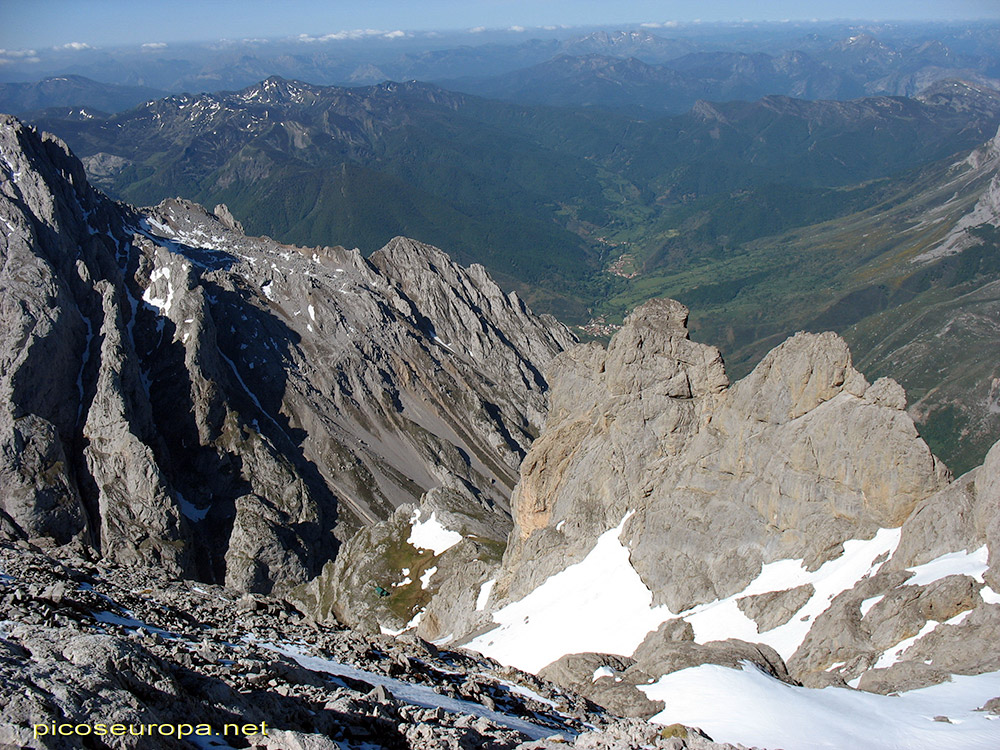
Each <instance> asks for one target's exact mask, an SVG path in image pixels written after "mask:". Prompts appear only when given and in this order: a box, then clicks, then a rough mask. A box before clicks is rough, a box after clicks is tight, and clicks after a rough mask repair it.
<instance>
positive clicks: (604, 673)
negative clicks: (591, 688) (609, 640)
mask: <svg viewBox="0 0 1000 750" xmlns="http://www.w3.org/2000/svg"><path fill="white" fill-rule="evenodd" d="M614 676H615V670H613V669H612V668H611V667H609V666H607V665H605V666H603V667H598V668H597V669H595V670H594V676H593V678H592V679H591V682H597V681H598V680H599V679H601V678H602V677H614Z"/></svg>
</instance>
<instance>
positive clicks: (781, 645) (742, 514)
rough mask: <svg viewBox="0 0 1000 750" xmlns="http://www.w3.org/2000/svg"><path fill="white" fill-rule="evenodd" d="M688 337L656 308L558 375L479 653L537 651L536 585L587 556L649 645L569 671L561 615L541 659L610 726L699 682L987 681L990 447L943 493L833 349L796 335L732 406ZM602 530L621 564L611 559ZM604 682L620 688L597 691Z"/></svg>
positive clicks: (571, 616)
mask: <svg viewBox="0 0 1000 750" xmlns="http://www.w3.org/2000/svg"><path fill="white" fill-rule="evenodd" d="M686 317H687V311H686V309H685V308H684V307H683V306H682V305H680V304H679V303H677V302H674V301H670V300H654V301H652V302H649V303H647V304H645V305H644V306H642V307H640V308H638V309H637V310H636V311H635V312H633V314H632V315H631V316H630V317H629V318H628V319H626V321H625V324H624V326H623V328H622V329H621V331H620V332H619V333H618V334H616V335H615V337H614V338H613V339H612V341H611V343H610V344H609V346H608V347H607V349H606V350H605V349H603V348H602V347H600V346H598V345H596V344H588V345H581V346H577V347H575V348H572V349H569V350H567V351H566V352H564V353H562V354H561V355H559V356H558V357H556V359H555V360H554V361H553V362H552V365H551V366H550V368H549V370H548V371H547V376H548V379H549V382H550V383H551V384H552V390H551V392H550V400H551V406H550V410H549V415H548V418H547V421H546V424H545V428H544V429H543V430H542V433H541V435H540V436H539V438H538V439H537V440H536V441H535V442H534V444H533V445H532V448H531V450H530V451H529V453H528V455H527V457H526V458H525V461H524V463H523V464H522V467H521V479H520V482H519V484H518V486H517V488H516V489H515V491H514V495H513V500H512V506H513V513H514V524H515V525H514V529H513V532H512V534H511V536H510V538H509V543H508V547H507V550H506V553H505V556H504V559H503V563H502V565H501V567H500V569H499V570H498V571H496V572H495V573H491V574H490V575H491V576H495V578H496V584H495V587H494V589H493V591H492V592H491V596H490V598H489V601H488V606H487V611H488V612H489V613H490V614H491V618H492V619H493V620H494V623H493V625H492V629H490V628H488V627H484V626H483V625H482V622H481V620H479V621H477V627H478V629H477V631H476V632H475V633H473V634H472V635H471V636H470V639H471V640H470V644H471V645H472V647H474V648H481V649H485V651H484V653H491V651H490V649H491V648H493V647H494V644H495V643H501V645H500V646H496V648H497V649H498V650H497V651H496V655H497V656H500V655H501V654H506V653H510V651H508V650H507V645H504V644H509V642H512V640H511V639H514V640H516V639H528V640H530V639H531V638H532V637H534V636H533V632H534V631H532V629H531V628H532V626H531V625H530V624H529V620H530V619H533V618H534V617H535V614H536V613H535V612H534V611H532V610H530V608H528V607H527V606H526V605H524V602H526V601H529V599H528V595H529V594H531V595H532V597H533V598H532V599H530V601H533V602H539V605H538V606H543V605H542V604H541V603H540V601H541V600H540V599H539V598H538V597H537V593H538V590H539V589H540V587H542V586H543V584H544V585H545V588H544V591H545V592H546V596H554V597H558V596H560V595H561V594H560V591H559V588H560V586H567V585H574V584H572V583H571V580H575V579H572V578H571V577H568V576H569V572H570V570H571V569H575V568H576V567H577V566H576V564H577V563H581V566H580V569H581V570H582V569H584V567H586V565H587V564H589V565H590V566H591V567H589V568H586V569H588V570H592V571H598V570H600V568H599V566H598V563H596V562H593V561H591V557H590V556H591V555H592V554H593V555H597V550H598V549H603V550H605V551H604V552H602V553H601V554H602V555H604V557H601V558H600V559H601V560H602V561H603V562H602V563H601V564H602V565H610V564H616V565H620V566H624V567H625V568H627V569H628V571H627V574H628V575H626V572H625V571H623V570H619V572H618V573H617V574H616V576H617V577H615V578H613V580H616V581H621V582H622V584H621V585H626V583H627V578H628V576H637V577H638V579H639V580H640V581H641V588H643V589H645V590H646V591H647V592H648V596H649V600H650V601H649V603H648V605H646V604H641V603H640V604H634V603H633V604H630V605H629V606H630V607H632V608H631V609H630V610H629V612H630V613H631V615H629V616H637V617H638V616H641V617H644V618H645V617H646V616H647V612H646V609H644V608H646V607H648V617H649V618H650V619H649V620H648V622H650V623H652V624H653V627H654V630H651V631H650V633H649V634H648V635H647V636H646V638H645V642H642V643H640V642H639V640H640V639H638V638H636V639H634V640H633V641H632V642H631V645H625V642H624V641H621V640H620V639H619V641H618V642H619V643H620V644H621V645H620V646H619V648H620V649H621V650H620V651H617V652H614V653H608V654H599V653H587V654H574V653H572V652H567V651H560V647H559V643H558V640H557V639H553V638H552V636H550V635H548V633H550V632H552V628H553V625H552V618H553V617H557V615H554V614H552V613H551V612H549V611H548V610H546V611H545V612H544V615H543V614H541V613H539V617H542V616H544V617H545V618H547V619H546V622H547V623H548V624H546V625H545V626H544V628H545V631H544V633H542V630H541V629H540V630H539V631H538V637H543V638H546V639H548V640H546V642H545V643H546V644H547V645H546V646H545V647H544V653H545V654H547V655H549V656H548V657H547V658H553V657H552V655H556V656H558V654H560V653H562V654H564V656H563V657H562V658H561V659H556V661H555V662H554V663H552V664H550V666H549V667H546V668H545V669H544V670H543V671H544V673H545V674H547V675H549V676H550V677H552V678H553V679H557V680H564V681H566V682H567V684H573V685H575V686H576V688H577V689H579V690H581V691H582V692H584V693H585V694H587V695H589V696H591V697H592V698H593V699H594V700H598V701H599V702H603V703H604V704H605V705H613V706H615V707H616V710H620V711H626V712H630V713H631V714H633V715H649V714H650V713H651V712H652V711H653V708H652V707H651V704H650V703H649V702H648V700H646V699H645V696H644V694H641V693H640V692H639V691H638V686H640V685H642V684H645V683H647V682H649V681H650V680H651V679H656V678H658V677H659V676H660V675H663V674H666V673H669V672H673V671H677V670H678V669H683V668H685V667H688V666H694V665H697V664H701V663H716V664H723V665H728V666H734V667H735V666H737V665H738V664H739V663H741V662H743V661H748V662H751V663H753V664H755V665H756V666H757V667H758V668H760V669H762V670H763V671H765V672H768V673H770V674H772V675H773V676H776V677H778V678H779V679H785V680H789V681H792V682H800V683H803V684H805V685H809V686H817V687H819V686H825V685H838V686H844V687H846V686H848V685H850V686H852V687H860V688H861V689H868V690H874V691H878V692H892V691H894V690H905V689H910V688H914V687H922V686H925V685H929V684H933V683H935V682H940V681H942V680H945V679H948V676H949V675H951V674H978V673H981V672H985V671H995V670H996V669H997V665H998V664H1000V662H998V659H1000V652H998V651H997V649H996V648H995V646H989V645H988V644H989V643H990V640H991V639H995V638H996V637H997V632H998V631H997V628H998V625H1000V596H998V595H997V593H996V588H995V584H996V582H997V567H996V566H997V554H996V553H995V550H996V549H997V546H998V544H1000V540H998V539H997V529H998V528H1000V520H998V519H1000V495H998V492H1000V484H998V480H997V477H998V476H1000V444H998V445H997V446H995V447H994V448H993V450H992V451H990V453H989V455H988V456H987V458H986V461H985V463H984V465H983V466H982V467H980V468H978V469H976V470H974V471H973V472H970V473H969V474H967V475H965V476H963V477H961V478H959V479H958V480H955V481H951V477H950V473H949V471H948V470H947V468H946V467H945V466H944V465H943V464H942V463H941V462H940V461H938V460H937V459H936V458H935V457H934V455H933V454H932V453H931V451H930V450H929V449H928V447H927V445H926V444H925V443H924V441H923V440H922V439H921V438H920V436H919V434H918V432H917V430H916V428H915V426H914V423H913V421H912V420H911V418H910V417H909V416H908V415H907V413H906V395H905V392H904V391H903V389H902V388H901V387H900V386H899V385H898V384H897V383H896V382H894V381H892V380H890V379H888V378H882V379H879V380H877V381H876V382H874V383H872V384H869V383H868V381H867V380H866V379H865V377H864V376H863V375H862V374H861V373H860V372H859V371H857V370H856V369H855V368H854V367H853V365H852V362H851V355H850V352H849V350H848V347H847V344H846V343H845V342H844V341H843V340H842V339H841V338H839V337H838V336H836V335H834V334H832V333H824V334H812V333H800V334H797V335H795V336H793V337H792V338H790V339H789V340H787V341H785V342H784V343H783V344H781V345H780V346H778V347H776V348H775V349H774V350H772V351H771V352H770V353H769V354H768V355H766V356H765V357H764V359H763V360H762V361H761V362H760V363H759V364H758V366H757V367H756V368H755V369H754V370H753V371H752V372H751V373H750V374H749V375H748V376H746V377H745V378H743V379H742V380H740V381H739V382H736V383H734V384H732V385H729V384H728V380H727V378H726V374H725V371H724V368H723V364H722V361H721V358H720V357H719V353H718V351H717V350H716V349H715V348H713V347H710V346H706V345H704V344H699V343H695V342H692V341H690V340H689V339H688V336H687V331H686V327H685V321H686ZM609 529H619V530H620V532H619V533H618V537H617V538H618V544H620V545H621V547H620V549H622V550H623V552H622V554H627V562H624V561H619V562H614V561H618V560H619V559H620V558H619V557H617V555H618V553H617V552H615V553H614V555H616V556H615V557H613V558H612V557H608V555H611V554H612V552H608V550H613V549H618V547H615V546H614V545H615V543H614V541H613V540H611V539H610V538H609V537H608V534H609V533H611V532H609V531H608V530H609ZM601 540H603V541H601ZM609 542H610V545H609ZM594 559H595V560H596V559H597V558H594ZM622 559H623V558H622ZM588 561H591V562H589V563H588ZM563 573H565V574H566V576H563ZM556 574H559V575H560V576H563V577H562V578H559V579H557V578H556V577H555V575H556ZM622 576H626V577H625V578H623V577H622ZM557 580H558V581H560V582H559V583H556V582H555V581H557ZM608 580H612V579H611V578H609V579H608ZM594 585H595V586H599V585H601V584H599V583H595V584H594ZM627 585H630V586H632V585H634V584H627ZM636 596H639V595H638V594H636ZM566 601H574V602H576V601H579V602H584V604H581V605H579V606H580V607H581V608H580V609H579V610H572V611H567V612H565V613H562V612H561V613H560V614H559V615H558V617H561V618H562V619H563V621H565V623H566V624H567V627H576V624H575V623H576V622H580V623H581V625H580V626H579V627H580V628H581V629H583V630H586V628H587V622H588V618H590V617H591V615H592V614H593V609H594V608H595V607H600V606H601V602H602V601H620V599H616V598H615V597H614V596H610V595H609V596H607V597H605V598H602V595H601V593H600V592H599V591H590V590H588V592H587V595H586V596H582V595H581V596H578V597H576V598H573V597H569V598H567V599H566ZM508 606H509V607H510V609H509V610H508V609H507V607H508ZM508 611H509V612H510V613H512V614H510V615H508V614H506V613H507V612H508ZM515 612H516V614H517V619H516V620H514V619H513V613H515ZM522 617H523V623H522V622H521V618H522ZM654 618H655V619H654ZM602 622H603V620H602ZM656 623H661V624H660V625H659V628H656ZM540 627H541V626H540ZM598 627H603V626H598ZM602 632H603V631H602ZM601 637H602V638H605V641H607V637H606V636H601ZM504 639H506V640H504ZM577 642H579V641H577ZM771 644H773V647H772V645H771ZM969 644H979V645H978V646H975V647H974V648H969ZM622 659H625V660H626V661H625V662H621V663H618V662H616V661H615V660H622ZM603 667H607V668H608V670H610V671H608V672H607V674H608V675H609V676H610V675H612V673H613V678H614V679H603V678H602V679H597V676H598V674H599V672H598V671H596V670H599V669H602V668H603ZM602 674H603V672H602Z"/></svg>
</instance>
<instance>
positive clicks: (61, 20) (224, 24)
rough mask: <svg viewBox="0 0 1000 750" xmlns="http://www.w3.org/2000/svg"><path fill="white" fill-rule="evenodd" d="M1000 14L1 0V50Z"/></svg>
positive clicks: (504, 2) (509, 1) (971, 5)
mask: <svg viewBox="0 0 1000 750" xmlns="http://www.w3.org/2000/svg"><path fill="white" fill-rule="evenodd" d="M974 19H1000V4H998V3H996V2H994V1H993V0H952V2H949V3H947V5H946V6H944V7H943V6H942V4H941V3H939V2H930V1H928V0H907V1H904V0H885V1H883V2H881V3H879V4H878V7H877V12H873V10H872V4H871V3H870V2H862V1H860V0H844V1H843V2H839V3H836V4H832V3H817V2H790V1H789V0H777V1H776V2H771V3H768V4H767V6H766V7H762V6H761V5H760V3H751V2H747V1H746V0H719V1H718V2H714V3H711V4H706V3H704V2H698V3H696V2H688V1H685V2H675V3H663V2H652V1H650V0H626V1H625V2H621V3H618V4H616V5H614V6H613V7H612V6H609V5H608V4H606V3H604V2H594V1H593V0H586V1H585V2H572V1H571V0H550V1H548V2H546V1H541V2H539V1H537V0H536V1H535V2H527V1H526V0H491V1H490V2H481V3H466V2H457V1H456V0H436V1H434V0H432V1H431V2H426V3H423V4H420V5H419V6H415V5H413V4H411V3H407V2H404V0H373V1H372V2H369V3H364V4H355V3H329V2H320V0H291V1H290V2H283V3H273V2H265V1H264V0H246V1H244V2H234V0H216V1H215V2H205V1H204V0H172V1H171V2H164V1H162V0H155V1H153V2H144V3H133V2H126V1H125V0H91V1H90V2H77V1H74V0H40V1H38V0H36V1H34V2H27V1H25V0H0V20H2V22H3V23H2V24H0V49H3V50H5V51H13V50H28V49H32V50H42V49H64V50H67V51H74V50H80V51H83V50H87V49H89V48H93V47H107V46H122V47H125V46H133V45H135V46H139V45H146V46H151V47H155V46H161V45H164V44H169V43H173V44H180V43H185V42H192V43H193V42H209V41H213V40H221V39H247V38H259V39H262V40H268V41H271V40H278V39H282V38H294V37H299V36H302V37H304V38H308V39H309V40H315V39H325V40H329V41H334V40H342V39H343V40H347V39H357V38H378V37H382V38H385V39H386V40H393V39H400V38H403V37H406V36H408V35H410V34H425V33H426V32H433V31H440V32H447V33H454V32H459V33H460V32H469V33H476V32H485V31H504V30H506V31H510V32H514V33H529V32H532V31H544V30H546V27H548V30H549V31H554V30H556V29H558V28H559V27H573V28H576V27H586V26H605V27H607V26H616V25H617V26H628V27H636V26H641V25H645V27H646V28H649V29H650V30H651V31H655V32H659V33H665V32H669V31H670V30H671V29H676V28H677V27H678V25H690V24H693V23H699V22H704V23H706V24H709V23H712V24H714V23H728V22H750V23H753V22H761V23H767V22H782V21H793V22H825V21H845V22H876V21H883V22H884V21H902V22H914V21H942V22H943V21H967V20H974Z"/></svg>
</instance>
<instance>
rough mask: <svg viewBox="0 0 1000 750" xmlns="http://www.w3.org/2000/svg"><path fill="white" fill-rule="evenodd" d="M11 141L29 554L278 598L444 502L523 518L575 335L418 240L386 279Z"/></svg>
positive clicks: (14, 383)
mask: <svg viewBox="0 0 1000 750" xmlns="http://www.w3.org/2000/svg"><path fill="white" fill-rule="evenodd" d="M0 126H2V127H0V218H2V221H3V223H4V225H5V227H4V232H3V235H2V237H0V242H2V244H0V251H2V262H0V320H2V323H3V330H4V332H5V333H6V334H7V335H6V336H5V338H4V340H3V341H2V342H0V396H2V397H3V401H4V404H5V405H6V408H5V409H4V410H3V411H2V413H0V445H2V452H0V486H2V489H0V509H2V511H3V513H4V514H5V523H7V524H8V526H9V527H10V528H12V529H13V532H12V533H17V534H22V535H25V536H28V537H35V536H43V535H44V536H51V537H53V538H55V539H56V540H57V541H60V542H65V541H68V540H70V539H72V538H76V537H79V538H82V539H84V540H86V541H87V542H88V543H90V544H92V545H94V546H95V547H97V548H98V549H99V550H100V552H101V554H103V555H104V556H106V557H108V558H110V559H114V560H116V561H119V562H123V563H132V562H137V563H139V562H141V563H146V564H154V565H157V566H161V567H163V568H164V569H165V570H167V571H168V572H170V573H172V574H176V575H188V576H196V577H201V578H204V579H206V580H213V581H219V582H222V581H225V582H227V583H228V584H230V585H232V586H234V587H236V588H241V589H244V590H250V591H261V592H268V591H271V590H274V589H277V590H279V591H281V590H287V589H289V588H291V587H292V586H295V585H297V584H300V583H302V582H304V581H306V580H308V579H309V578H311V577H313V576H314V575H316V574H317V573H318V572H319V571H320V569H321V568H322V566H323V564H324V563H325V562H326V561H328V560H330V559H332V557H333V556H334V555H335V553H336V550H337V547H338V545H339V541H340V540H343V539H344V538H346V537H347V536H348V535H349V534H350V533H351V532H352V531H353V530H354V529H357V528H358V527H360V526H361V525H363V524H366V523H371V522H374V521H376V520H378V519H381V518H386V517H388V516H389V515H390V514H391V513H392V511H393V509H394V508H396V507H397V506H399V505H401V504H403V503H405V502H412V501H415V500H417V499H419V498H420V496H421V495H422V494H423V493H424V492H425V491H427V490H429V489H431V488H432V487H437V486H445V487H448V488H450V490H452V491H453V492H455V493H458V494H459V495H460V496H462V497H464V498H465V500H466V501H467V502H469V503H471V504H473V505H474V506H476V507H479V508H481V509H482V511H483V512H486V513H489V514H497V515H498V516H499V517H501V518H502V517H504V516H507V514H508V510H507V507H508V506H507V498H508V497H509V493H510V490H511V488H512V487H513V486H514V483H515V481H516V478H517V468H518V465H519V464H520V462H521V459H522V458H523V456H524V455H525V453H526V451H527V449H528V446H529V444H530V442H531V440H532V439H533V437H534V436H535V435H536V434H537V432H538V430H539V429H540V428H541V424H542V421H543V419H544V415H545V410H546V402H545V395H544V394H545V391H546V389H547V384H546V381H545V379H544V378H543V377H542V375H541V372H540V371H541V368H542V367H544V366H545V365H546V364H547V362H548V361H549V359H551V357H552V356H554V355H555V354H556V353H557V352H559V351H560V350H562V349H563V348H565V347H566V346H568V345H570V344H571V343H572V341H573V339H572V336H571V335H570V334H569V332H568V331H567V330H566V329H565V328H564V327H563V326H561V325H560V324H558V323H556V322H555V321H554V320H552V319H550V318H546V319H542V318H538V317H536V316H534V315H532V314H531V312H530V311H529V310H528V309H527V308H526V307H525V306H524V304H523V303H522V302H521V301H520V300H519V299H518V298H517V297H516V295H513V294H512V295H505V294H504V293H503V292H502V291H501V290H500V289H499V287H498V286H497V285H496V284H495V283H494V282H493V281H492V280H491V279H490V278H489V276H488V275H487V274H486V273H485V271H484V270H483V269H482V268H481V267H478V266H474V267H472V268H471V269H468V270H466V269H462V268H460V267H458V266H457V265H455V264H454V263H452V262H451V261H450V260H449V259H448V257H447V256H446V255H445V254H444V253H442V252H441V251H439V250H437V249H435V248H432V247H429V246H427V245H422V244H420V243H417V242H414V241H412V240H407V239H404V238H397V239H395V240H393V241H392V242H390V243H389V245H388V246H386V248H384V249H383V250H381V251H379V252H377V253H375V255H374V256H373V257H372V258H371V260H366V259H365V258H363V257H362V256H361V254H360V253H359V252H358V251H347V250H344V249H343V248H340V247H334V248H331V247H324V248H298V247H292V246H287V245H282V244H280V243H278V242H275V241H274V240H271V239H269V238H251V237H246V236H244V235H243V233H242V231H241V228H240V226H239V223H238V222H236V220H235V219H234V217H232V216H231V214H230V213H229V212H228V210H227V209H226V208H225V207H224V206H220V207H217V208H216V212H215V215H213V214H210V213H208V212H207V211H205V210H204V209H203V208H201V207H200V206H196V205H194V204H190V203H187V202H185V201H181V200H179V199H178V200H171V201H166V202H164V203H163V204H161V205H160V206H158V207H156V208H153V209H148V210H136V209H132V208H130V207H127V206H123V205H120V204H115V203H113V202H111V201H109V200H108V199H107V198H105V197H104V196H103V195H101V194H100V193H99V192H97V191H95V190H93V189H92V188H91V187H90V186H89V185H88V184H87V182H86V179H85V176H84V172H83V168H82V167H81V165H80V163H79V162H78V161H77V160H76V159H75V158H74V157H73V156H72V155H71V154H70V153H69V151H68V149H67V148H66V146H65V145H64V144H62V142H60V141H58V139H55V138H52V137H51V136H47V135H39V134H38V133H37V132H35V131H34V130H33V129H31V128H28V127H25V126H23V125H21V124H20V123H19V122H18V121H17V120H15V119H13V118H10V117H4V118H3V119H2V121H0Z"/></svg>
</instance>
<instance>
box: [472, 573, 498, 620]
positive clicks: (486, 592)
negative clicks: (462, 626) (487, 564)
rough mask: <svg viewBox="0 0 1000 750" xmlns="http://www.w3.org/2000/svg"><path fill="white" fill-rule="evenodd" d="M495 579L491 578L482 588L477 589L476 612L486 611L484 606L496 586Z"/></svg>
mask: <svg viewBox="0 0 1000 750" xmlns="http://www.w3.org/2000/svg"><path fill="white" fill-rule="evenodd" d="M496 582H497V579H496V578H491V579H490V580H488V581H486V583H484V584H483V585H482V586H480V587H479V596H477V597H476V611H477V612H482V611H483V610H484V609H486V604H487V603H488V602H489V600H490V594H492V593H493V587H494V586H495V585H496Z"/></svg>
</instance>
